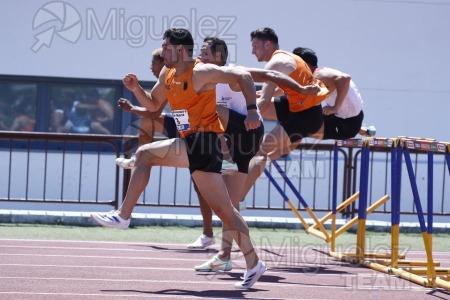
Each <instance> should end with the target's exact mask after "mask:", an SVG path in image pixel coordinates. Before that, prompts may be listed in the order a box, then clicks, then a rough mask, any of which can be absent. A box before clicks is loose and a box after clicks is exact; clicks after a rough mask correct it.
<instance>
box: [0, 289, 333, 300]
mask: <svg viewBox="0 0 450 300" xmlns="http://www.w3.org/2000/svg"><path fill="white" fill-rule="evenodd" d="M224 292H227V291H224ZM189 293H191V294H194V293H199V294H200V293H202V291H199V292H196V291H186V292H185V293H184V292H183V291H180V292H179V293H178V294H176V292H174V293H173V294H169V293H167V294H166V295H164V294H162V293H158V292H155V293H147V292H146V293H144V295H142V294H138V295H136V294H117V293H115V292H110V293H108V292H105V293H104V294H79V293H31V292H0V295H15V296H25V295H26V296H58V297H64V296H66V297H67V296H76V297H83V298H85V297H94V298H98V297H108V298H116V297H117V298H122V299H128V298H130V297H132V298H152V297H157V298H169V299H176V298H179V299H205V297H204V296H193V295H189ZM152 294H153V295H152ZM58 299H59V298H58ZM214 299H217V300H222V299H223V300H227V299H242V297H229V296H228V297H226V298H219V297H216V296H214ZM246 299H255V298H247V297H246ZM258 299H273V300H282V299H296V300H313V299H306V298H298V297H295V298H285V297H283V298H273V297H270V298H267V297H259V296H258ZM314 300H328V299H325V298H324V299H318V298H314Z"/></svg>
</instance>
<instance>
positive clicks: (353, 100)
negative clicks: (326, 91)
mask: <svg viewBox="0 0 450 300" xmlns="http://www.w3.org/2000/svg"><path fill="white" fill-rule="evenodd" d="M336 96H337V92H336V90H334V91H333V92H332V93H331V94H330V95H329V96H328V97H327V98H326V99H325V102H326V104H327V105H329V106H334V103H335V102H336ZM362 108H363V100H362V97H361V94H360V93H359V90H358V87H357V86H356V84H355V83H354V82H353V80H351V81H350V87H349V89H348V93H347V95H346V96H345V98H344V101H343V102H342V106H341V109H339V112H338V113H337V114H335V116H336V117H339V118H342V119H347V118H351V117H355V116H357V115H359V113H360V112H361V110H362Z"/></svg>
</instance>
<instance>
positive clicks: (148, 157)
mask: <svg viewBox="0 0 450 300" xmlns="http://www.w3.org/2000/svg"><path fill="white" fill-rule="evenodd" d="M147 145H149V144H147ZM147 145H143V146H140V147H139V148H138V149H137V151H136V160H135V162H134V164H135V167H151V166H153V165H155V158H156V156H155V155H154V154H153V152H152V148H151V147H148V146H147Z"/></svg>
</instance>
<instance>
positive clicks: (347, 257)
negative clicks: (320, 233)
mask: <svg viewBox="0 0 450 300" xmlns="http://www.w3.org/2000/svg"><path fill="white" fill-rule="evenodd" d="M394 144H395V140H393V139H386V138H366V139H363V140H359V141H356V140H355V139H350V140H344V141H336V145H337V146H339V147H342V146H347V147H353V148H356V147H357V148H361V166H360V188H359V202H358V216H357V217H355V218H353V219H351V220H350V221H348V222H347V223H346V224H345V225H343V226H341V228H339V229H335V230H334V232H333V235H332V236H333V238H336V237H337V236H339V235H340V234H342V233H343V232H345V231H347V230H348V229H349V228H351V227H352V226H353V225H355V224H357V236H356V250H355V252H336V251H335V249H334V248H330V251H329V255H330V256H332V257H334V258H337V259H340V260H344V261H348V262H351V263H359V264H362V265H366V266H367V262H368V260H367V259H380V258H388V257H391V255H392V253H391V254H390V253H375V252H371V251H367V250H366V247H365V240H366V218H367V215H368V214H371V213H373V212H374V211H375V210H376V209H377V208H378V207H379V206H381V205H383V204H385V203H386V202H387V201H388V200H390V197H389V196H388V195H384V196H383V197H381V198H380V199H378V200H377V201H375V202H374V203H373V204H372V205H370V206H369V207H367V199H368V181H369V162H370V149H371V148H372V149H374V148H392V146H393V145H394ZM391 151H392V150H391ZM335 168H337V166H336V165H335ZM334 173H335V174H334V175H335V176H336V171H334ZM349 199H351V198H349ZM349 199H348V200H349ZM336 212H337V207H336V201H335V200H334V201H333V214H335V213H336ZM402 257H403V256H402ZM374 267H375V268H376V269H379V270H381V271H384V272H388V269H387V268H386V267H385V266H374Z"/></svg>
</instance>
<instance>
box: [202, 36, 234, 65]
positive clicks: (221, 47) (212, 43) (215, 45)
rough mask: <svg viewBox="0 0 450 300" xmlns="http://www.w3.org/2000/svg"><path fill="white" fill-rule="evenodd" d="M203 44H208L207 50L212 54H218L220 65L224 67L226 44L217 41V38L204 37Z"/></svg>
mask: <svg viewBox="0 0 450 300" xmlns="http://www.w3.org/2000/svg"><path fill="white" fill-rule="evenodd" d="M203 42H204V43H209V48H210V49H211V52H212V54H216V53H217V52H220V58H221V60H222V63H223V64H224V65H225V63H226V62H227V58H228V46H227V43H226V42H225V41H224V40H222V39H219V38H218V37H208V36H207V37H205V39H204V40H203Z"/></svg>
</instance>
